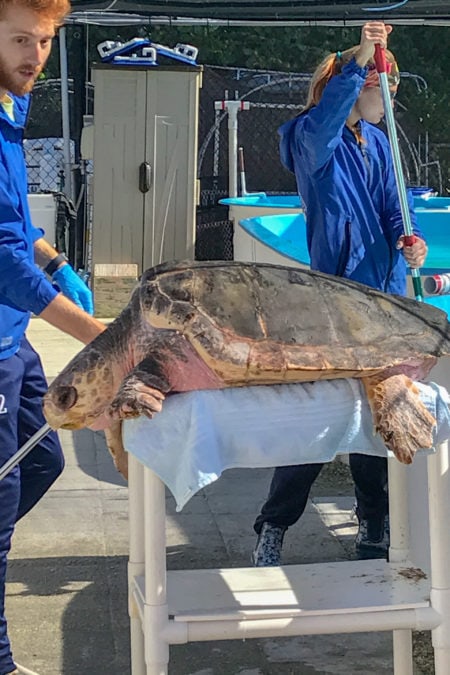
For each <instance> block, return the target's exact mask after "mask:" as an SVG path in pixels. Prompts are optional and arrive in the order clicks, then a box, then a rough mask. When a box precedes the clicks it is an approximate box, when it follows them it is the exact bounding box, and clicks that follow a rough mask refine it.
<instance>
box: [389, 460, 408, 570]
mask: <svg viewBox="0 0 450 675" xmlns="http://www.w3.org/2000/svg"><path fill="white" fill-rule="evenodd" d="M388 474H389V479H388V486H389V522H390V529H391V535H390V546H389V561H390V562H404V561H405V560H408V559H409V555H410V553H409V551H410V543H409V511H408V467H406V466H405V465H404V464H401V463H400V462H399V461H398V459H396V458H395V457H390V458H389V459H388Z"/></svg>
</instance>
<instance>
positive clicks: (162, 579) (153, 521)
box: [143, 468, 169, 675]
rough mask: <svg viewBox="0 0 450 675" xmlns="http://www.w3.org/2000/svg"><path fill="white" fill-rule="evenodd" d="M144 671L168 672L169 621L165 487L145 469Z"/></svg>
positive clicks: (162, 674) (158, 674) (151, 674)
mask: <svg viewBox="0 0 450 675" xmlns="http://www.w3.org/2000/svg"><path fill="white" fill-rule="evenodd" d="M143 520H144V528H145V607H144V639H145V662H146V665H147V670H146V675H167V672H168V664H169V645H168V643H167V642H166V640H165V639H164V637H163V631H164V628H165V626H166V625H167V623H168V609H167V588H166V586H167V573H166V503H165V488H164V484H163V483H162V481H161V480H160V479H159V478H158V476H157V475H156V474H155V473H153V471H150V469H147V468H145V469H144V519H143Z"/></svg>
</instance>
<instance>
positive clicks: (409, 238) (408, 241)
mask: <svg viewBox="0 0 450 675" xmlns="http://www.w3.org/2000/svg"><path fill="white" fill-rule="evenodd" d="M416 240H417V237H416V235H415V234H405V236H404V237H403V245H404V246H412V245H413V244H415V243H416Z"/></svg>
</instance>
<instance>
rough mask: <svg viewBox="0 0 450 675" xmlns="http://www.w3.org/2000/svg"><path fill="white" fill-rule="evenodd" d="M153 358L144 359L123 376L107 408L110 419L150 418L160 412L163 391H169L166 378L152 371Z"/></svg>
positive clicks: (163, 396)
mask: <svg viewBox="0 0 450 675" xmlns="http://www.w3.org/2000/svg"><path fill="white" fill-rule="evenodd" d="M154 365H155V362H154V359H153V358H149V359H144V360H143V361H141V362H140V363H139V364H138V365H137V366H136V367H135V368H133V370H132V371H131V372H130V373H129V374H128V375H127V376H126V377H125V378H124V380H123V381H122V384H121V385H120V388H119V390H118V392H117V394H116V396H115V397H114V399H113V401H112V402H111V404H110V406H109V408H108V416H109V417H111V418H112V419H115V420H117V419H120V420H123V419H130V418H133V417H139V416H140V415H145V416H146V417H149V418H152V417H153V415H154V414H155V413H158V412H161V410H162V403H163V401H164V398H165V395H164V394H165V393H167V392H168V391H170V385H169V383H168V382H167V380H166V379H165V378H164V377H163V376H162V375H161V374H159V373H155V372H152V368H154Z"/></svg>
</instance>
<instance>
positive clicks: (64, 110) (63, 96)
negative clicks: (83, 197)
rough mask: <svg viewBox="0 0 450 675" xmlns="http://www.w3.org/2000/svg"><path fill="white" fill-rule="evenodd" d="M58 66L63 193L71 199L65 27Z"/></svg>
mask: <svg viewBox="0 0 450 675" xmlns="http://www.w3.org/2000/svg"><path fill="white" fill-rule="evenodd" d="M58 36H59V66H60V71H61V112H62V133H63V153H64V179H65V183H64V193H65V194H66V195H67V197H69V199H72V200H73V191H72V160H71V156H70V113H69V73H68V69H67V45H66V28H64V26H62V27H61V28H60V29H59V33H58Z"/></svg>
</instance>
